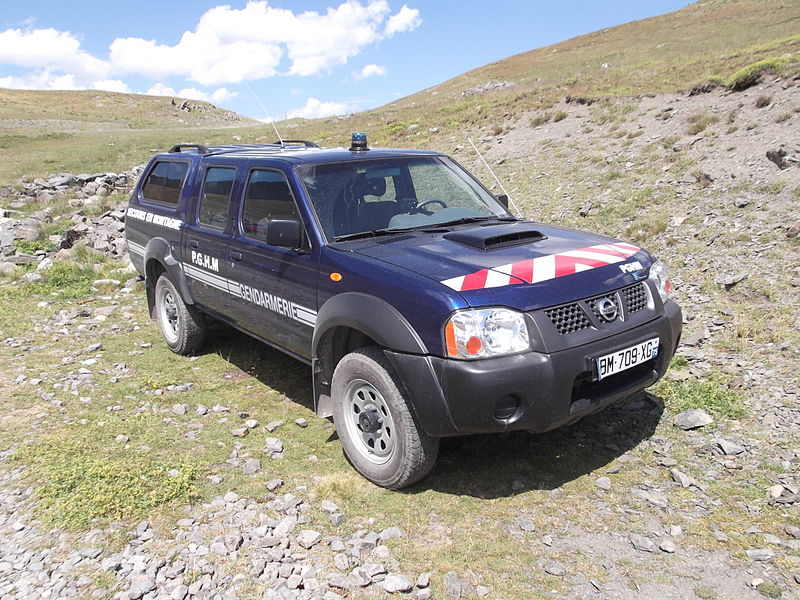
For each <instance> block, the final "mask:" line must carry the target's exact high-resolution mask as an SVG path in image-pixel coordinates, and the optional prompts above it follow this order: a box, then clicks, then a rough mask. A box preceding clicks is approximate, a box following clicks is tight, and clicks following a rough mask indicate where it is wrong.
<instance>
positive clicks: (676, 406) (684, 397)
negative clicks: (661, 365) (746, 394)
mask: <svg viewBox="0 0 800 600" xmlns="http://www.w3.org/2000/svg"><path fill="white" fill-rule="evenodd" d="M655 389H656V392H657V393H658V395H660V396H661V397H663V398H664V400H665V402H666V403H667V405H669V406H670V407H671V408H672V409H673V410H674V411H675V412H683V411H685V410H689V409H691V408H702V409H705V410H707V411H708V412H710V413H716V414H718V415H720V416H722V417H725V418H728V419H740V418H743V417H746V416H747V415H748V414H749V411H748V410H747V407H746V406H745V404H744V398H743V397H742V396H741V394H739V393H737V392H735V391H734V390H731V389H730V388H728V386H727V384H726V383H725V382H724V381H723V378H722V376H721V375H711V376H708V377H706V378H704V379H698V380H689V381H669V380H666V381H661V382H660V383H659V384H658V385H657V386H656V388H655Z"/></svg>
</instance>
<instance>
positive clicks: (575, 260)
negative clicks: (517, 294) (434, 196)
mask: <svg viewBox="0 0 800 600" xmlns="http://www.w3.org/2000/svg"><path fill="white" fill-rule="evenodd" d="M639 250H640V248H638V247H637V246H634V245H632V244H626V243H625V242H617V243H615V244H598V245H597V246H589V247H588V248H579V249H577V250H569V251H568V252H561V253H559V254H550V255H548V256H540V257H538V258H529V259H526V260H521V261H519V262H515V263H509V264H507V265H499V266H497V267H492V268H491V269H481V270H480V271H475V272H474V273H469V274H468V275H461V276H459V277H453V278H451V279H445V280H444V281H442V283H443V284H444V285H446V286H447V287H449V288H452V289H454V290H456V291H457V292H467V291H470V290H482V289H486V288H493V287H502V286H504V285H519V284H523V283H539V282H540V281H547V280H548V279H555V278H556V277H564V276H566V275H573V274H575V273H580V272H581V271H588V270H589V269H594V268H595V267H605V266H606V265H613V264H614V263H618V262H622V261H624V260H626V259H627V258H629V257H630V256H633V255H634V254H636V253H637V252H638V251H639Z"/></svg>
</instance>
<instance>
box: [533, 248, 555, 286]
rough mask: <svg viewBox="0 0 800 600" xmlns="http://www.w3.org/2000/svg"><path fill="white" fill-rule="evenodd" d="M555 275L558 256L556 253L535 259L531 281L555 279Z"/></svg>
mask: <svg viewBox="0 0 800 600" xmlns="http://www.w3.org/2000/svg"><path fill="white" fill-rule="evenodd" d="M555 276H556V257H555V255H554V254H551V255H549V256H540V257H539V258H534V259H533V281H532V282H531V283H539V282H540V281H547V280H548V279H554V278H555Z"/></svg>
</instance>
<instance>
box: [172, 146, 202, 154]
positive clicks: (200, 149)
mask: <svg viewBox="0 0 800 600" xmlns="http://www.w3.org/2000/svg"><path fill="white" fill-rule="evenodd" d="M184 148H194V149H195V150H197V152H198V153H199V154H209V153H210V151H209V149H208V148H207V147H206V146H203V145H202V144H175V145H174V146H173V147H172V148H170V149H169V152H183V149H184Z"/></svg>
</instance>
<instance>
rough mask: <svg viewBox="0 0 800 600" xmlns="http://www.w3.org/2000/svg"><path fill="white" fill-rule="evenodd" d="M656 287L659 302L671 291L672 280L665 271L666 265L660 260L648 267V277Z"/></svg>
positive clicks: (665, 298) (664, 299) (667, 296)
mask: <svg viewBox="0 0 800 600" xmlns="http://www.w3.org/2000/svg"><path fill="white" fill-rule="evenodd" d="M648 279H650V280H651V281H652V282H653V283H655V284H656V288H658V295H659V296H661V302H666V301H667V298H669V295H670V294H671V293H672V282H671V281H670V279H669V274H668V273H667V265H665V264H664V263H662V262H661V261H660V260H657V261H656V262H654V263H653V264H652V265H651V267H650V275H649V277H648Z"/></svg>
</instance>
